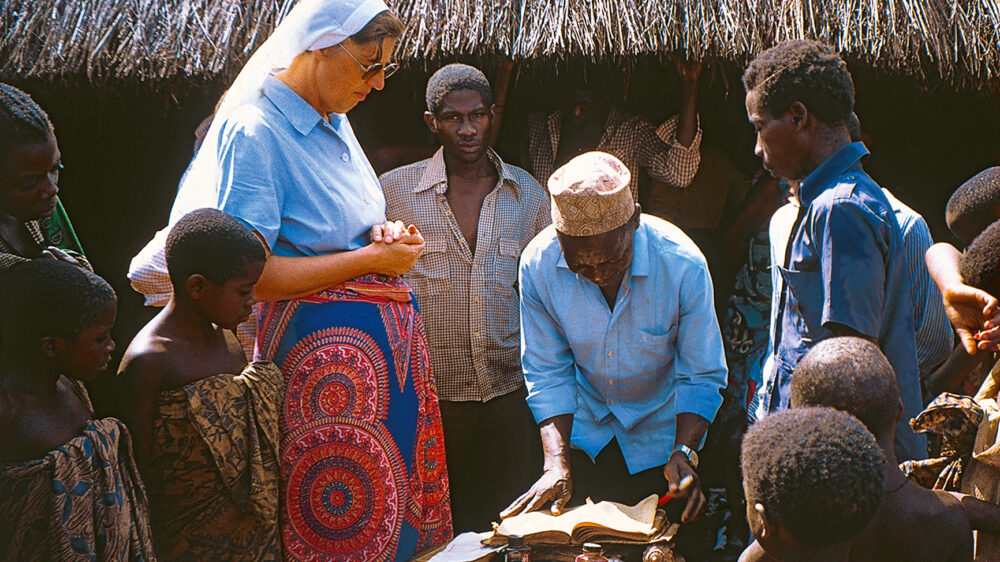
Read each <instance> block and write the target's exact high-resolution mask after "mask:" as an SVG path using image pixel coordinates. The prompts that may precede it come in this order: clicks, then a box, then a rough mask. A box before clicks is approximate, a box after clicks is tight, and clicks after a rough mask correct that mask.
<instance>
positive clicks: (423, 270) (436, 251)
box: [406, 239, 451, 298]
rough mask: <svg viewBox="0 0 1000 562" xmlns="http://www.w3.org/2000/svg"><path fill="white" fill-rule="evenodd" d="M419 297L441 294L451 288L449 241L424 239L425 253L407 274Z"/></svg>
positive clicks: (407, 278)
mask: <svg viewBox="0 0 1000 562" xmlns="http://www.w3.org/2000/svg"><path fill="white" fill-rule="evenodd" d="M406 280H407V282H409V283H410V285H411V286H412V287H413V290H414V291H415V292H416V293H417V297H418V298H419V297H423V296H427V295H435V294H439V293H441V292H442V291H446V290H448V289H451V277H450V275H449V271H448V241H447V240H442V239H429V240H424V253H423V254H421V255H420V258H419V259H417V263H416V264H415V265H414V266H413V269H411V270H410V271H409V273H407V275H406Z"/></svg>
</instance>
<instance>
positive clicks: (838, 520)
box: [741, 408, 885, 548]
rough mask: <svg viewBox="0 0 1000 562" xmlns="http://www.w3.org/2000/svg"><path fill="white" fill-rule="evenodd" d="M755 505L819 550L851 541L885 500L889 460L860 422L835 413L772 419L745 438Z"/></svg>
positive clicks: (796, 412)
mask: <svg viewBox="0 0 1000 562" xmlns="http://www.w3.org/2000/svg"><path fill="white" fill-rule="evenodd" d="M741 460H742V463H741V464H742V467H743V484H744V487H745V488H746V492H747V502H748V504H749V505H753V504H755V503H760V504H763V505H764V508H765V510H766V512H765V514H766V515H768V516H769V517H771V518H772V521H775V519H773V518H776V522H777V523H779V524H780V525H781V526H783V527H784V528H786V529H787V530H788V531H789V533H791V535H792V536H793V537H795V539H796V540H798V541H800V542H801V543H803V544H805V545H809V546H811V547H815V548H823V547H827V546H830V545H834V544H838V543H842V542H844V541H848V540H851V539H852V538H854V537H856V536H857V535H859V534H860V533H861V532H862V531H863V530H864V529H865V528H866V527H867V526H868V523H869V522H870V521H871V519H872V517H874V516H875V512H876V511H877V510H878V508H879V506H880V505H881V504H882V498H883V496H884V495H885V489H884V485H885V483H884V479H885V456H884V455H883V454H882V449H880V448H879V446H878V443H876V442H875V438H874V437H872V434H871V433H869V431H868V430H867V429H865V426H864V425H863V424H862V423H861V422H860V421H858V420H857V419H856V418H855V417H854V416H852V415H850V414H847V413H845V412H841V411H839V410H834V409H833V408H797V409H792V410H784V411H781V412H778V413H775V414H771V415H769V416H767V417H766V418H764V419H763V420H761V421H759V422H757V423H756V424H754V425H753V426H752V427H751V428H750V430H749V431H747V434H746V436H745V437H744V439H743V452H742V459H741Z"/></svg>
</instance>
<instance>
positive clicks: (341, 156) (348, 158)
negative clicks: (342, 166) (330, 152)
mask: <svg viewBox="0 0 1000 562" xmlns="http://www.w3.org/2000/svg"><path fill="white" fill-rule="evenodd" d="M340 159H341V160H343V161H344V162H347V161H349V160H350V159H351V156H350V155H349V154H347V153H346V152H345V153H343V154H341V155H340Z"/></svg>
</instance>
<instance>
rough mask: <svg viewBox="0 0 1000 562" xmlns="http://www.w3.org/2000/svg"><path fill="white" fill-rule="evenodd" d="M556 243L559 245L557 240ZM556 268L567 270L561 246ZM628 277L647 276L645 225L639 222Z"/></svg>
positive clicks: (647, 244)
mask: <svg viewBox="0 0 1000 562" xmlns="http://www.w3.org/2000/svg"><path fill="white" fill-rule="evenodd" d="M556 243H557V244H558V243H559V240H558V238H557V239H556ZM556 267H559V268H562V269H569V265H567V264H566V256H565V255H563V253H562V246H560V247H559V261H558V262H556ZM630 267H631V272H630V275H631V276H632V277H646V276H647V275H649V241H648V238H647V236H646V225H644V224H642V221H641V220H640V221H639V228H637V229H635V236H634V237H633V238H632V264H631V266H630Z"/></svg>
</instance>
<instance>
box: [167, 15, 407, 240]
mask: <svg viewBox="0 0 1000 562" xmlns="http://www.w3.org/2000/svg"><path fill="white" fill-rule="evenodd" d="M388 9H389V8H388V7H387V6H386V5H385V2H383V0H302V1H301V2H299V3H298V4H297V5H296V6H295V7H294V8H292V11H291V12H289V13H288V15H287V16H286V17H285V18H284V19H283V20H282V21H281V24H280V25H278V27H277V28H275V30H274V33H272V34H271V36H270V37H268V39H267V41H265V42H264V44H263V45H261V46H260V48H259V49H257V52H255V53H254V55H253V56H252V57H250V60H249V61H247V63H246V65H245V66H244V67H243V70H241V71H240V74H239V76H237V77H236V80H234V81H233V84H232V86H230V87H229V90H227V91H226V93H225V95H224V97H223V100H222V103H221V104H220V105H219V109H218V110H217V111H216V112H215V117H214V118H213V119H212V125H211V126H210V127H209V129H208V132H207V133H206V134H205V140H204V141H203V142H202V144H201V147H200V148H199V149H198V153H197V154H195V157H194V159H193V160H192V161H191V164H190V165H189V166H188V169H187V171H186V172H185V173H184V177H182V178H181V182H180V187H179V189H178V191H177V199H176V200H175V201H174V206H173V208H172V209H171V210H170V219H169V221H168V227H169V226H170V225H173V224H174V223H176V222H177V221H178V220H180V219H181V217H183V216H184V215H186V214H187V213H189V212H191V211H193V210H195V209H200V208H202V207H215V206H216V205H217V202H218V195H219V194H218V188H219V185H218V184H219V182H218V173H219V170H218V162H219V155H218V146H219V142H218V139H219V131H220V129H221V128H222V124H223V123H225V122H226V120H227V118H228V117H229V115H230V114H231V113H232V112H233V111H234V110H236V109H237V108H239V107H241V106H243V105H246V104H248V103H251V102H253V101H254V100H255V99H257V97H258V96H259V95H260V89H261V86H263V84H264V80H265V79H266V78H267V77H268V76H270V75H271V74H273V73H275V72H276V71H279V70H283V69H285V68H288V66H289V65H290V64H291V63H292V59H294V58H295V57H297V56H298V55H300V54H302V53H304V52H306V51H316V50H319V49H325V48H327V47H332V46H334V45H338V44H340V43H341V42H342V41H344V40H345V39H347V38H348V37H350V36H352V35H354V34H355V33H357V32H359V31H361V30H362V29H363V28H364V27H365V26H366V25H368V22H370V21H371V20H372V19H373V18H374V17H375V16H377V15H378V14H380V13H382V12H385V11H387V10H388Z"/></svg>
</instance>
